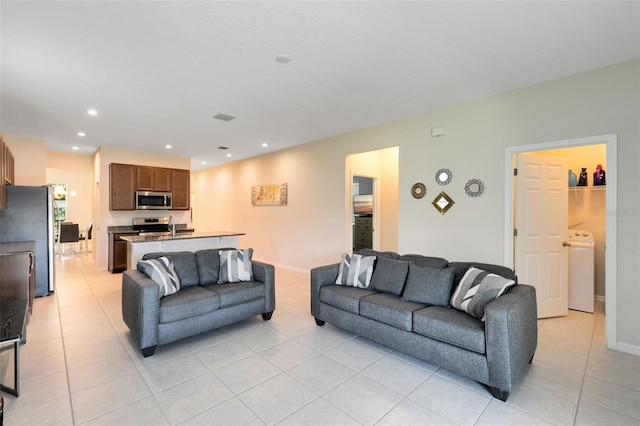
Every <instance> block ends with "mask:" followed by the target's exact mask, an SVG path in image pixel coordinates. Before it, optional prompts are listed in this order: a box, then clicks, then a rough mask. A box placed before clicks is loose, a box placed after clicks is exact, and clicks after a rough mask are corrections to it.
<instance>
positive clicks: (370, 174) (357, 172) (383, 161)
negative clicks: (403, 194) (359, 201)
mask: <svg viewBox="0 0 640 426" xmlns="http://www.w3.org/2000/svg"><path fill="white" fill-rule="evenodd" d="M399 152H400V151H399V147H397V146H393V147H389V148H382V149H377V150H374V151H367V152H361V153H356V154H350V155H347V156H346V158H345V176H344V185H345V186H344V197H345V198H344V243H345V246H344V251H351V250H353V248H354V241H353V237H354V235H353V230H354V222H355V221H354V205H353V201H354V200H353V196H354V185H353V184H354V178H356V177H362V178H368V179H371V180H372V187H373V191H372V195H373V199H372V205H373V211H372V216H371V228H372V230H371V233H372V237H371V246H372V248H373V249H374V250H378V251H398V223H399V219H398V217H399V202H398V199H399V182H400V165H399V164H400V156H399ZM367 185H368V183H367ZM364 191H365V190H364V189H363V190H361V189H360V188H359V189H358V192H364Z"/></svg>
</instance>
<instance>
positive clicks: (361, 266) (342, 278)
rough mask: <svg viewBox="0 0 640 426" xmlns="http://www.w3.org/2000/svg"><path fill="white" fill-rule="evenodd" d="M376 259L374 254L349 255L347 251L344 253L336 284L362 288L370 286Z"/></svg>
mask: <svg viewBox="0 0 640 426" xmlns="http://www.w3.org/2000/svg"><path fill="white" fill-rule="evenodd" d="M375 260H376V258H375V257H374V256H361V255H359V254H354V255H351V256H349V255H348V254H347V253H343V254H342V260H341V261H340V268H339V269H338V278H336V284H338V285H346V286H353V287H360V288H367V287H369V282H370V281H371V276H372V275H373V262H375Z"/></svg>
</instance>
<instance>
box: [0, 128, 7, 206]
mask: <svg viewBox="0 0 640 426" xmlns="http://www.w3.org/2000/svg"><path fill="white" fill-rule="evenodd" d="M5 188H6V187H5V183H4V141H3V140H2V138H0V209H4V208H5V206H6V205H7V191H6V189H5Z"/></svg>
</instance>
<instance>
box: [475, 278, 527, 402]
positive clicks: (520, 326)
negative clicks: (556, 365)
mask: <svg viewBox="0 0 640 426" xmlns="http://www.w3.org/2000/svg"><path fill="white" fill-rule="evenodd" d="M485 315H486V318H485V321H486V323H485V333H486V339H487V341H486V345H487V346H486V347H487V362H488V365H489V382H490V383H491V386H492V387H493V388H495V389H498V390H500V391H501V392H503V393H506V396H507V397H508V395H509V394H510V393H511V391H512V388H513V385H514V384H515V382H516V381H517V380H518V379H519V378H520V376H521V375H522V374H523V373H524V372H525V371H527V364H529V363H530V362H531V360H532V359H533V354H534V353H535V351H536V347H537V345H538V312H537V305H536V291H535V288H534V287H532V286H529V285H524V284H519V285H516V286H515V287H513V288H512V289H511V290H509V291H508V292H507V294H505V295H503V296H501V297H499V298H497V299H496V300H494V301H492V302H491V303H489V304H488V305H487V307H486V309H485ZM494 396H495V395H494Z"/></svg>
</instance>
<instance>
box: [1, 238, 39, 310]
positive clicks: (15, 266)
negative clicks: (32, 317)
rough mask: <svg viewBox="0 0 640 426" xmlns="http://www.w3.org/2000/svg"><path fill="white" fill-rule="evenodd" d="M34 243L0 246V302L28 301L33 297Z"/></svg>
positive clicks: (31, 305)
mask: <svg viewBox="0 0 640 426" xmlns="http://www.w3.org/2000/svg"><path fill="white" fill-rule="evenodd" d="M34 250H35V243H2V244H0V302H11V301H14V300H22V299H24V300H28V301H29V305H28V307H29V312H32V311H33V297H34V295H35V256H34Z"/></svg>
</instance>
